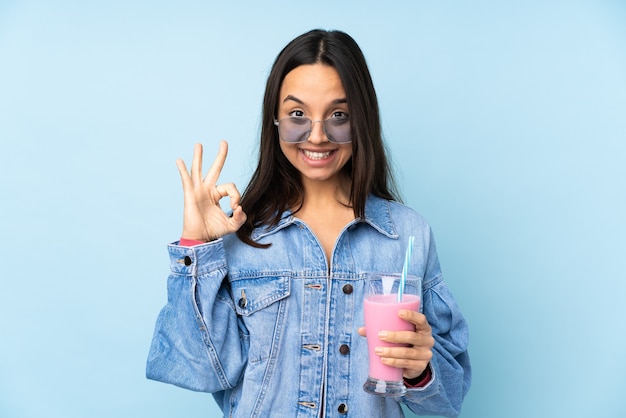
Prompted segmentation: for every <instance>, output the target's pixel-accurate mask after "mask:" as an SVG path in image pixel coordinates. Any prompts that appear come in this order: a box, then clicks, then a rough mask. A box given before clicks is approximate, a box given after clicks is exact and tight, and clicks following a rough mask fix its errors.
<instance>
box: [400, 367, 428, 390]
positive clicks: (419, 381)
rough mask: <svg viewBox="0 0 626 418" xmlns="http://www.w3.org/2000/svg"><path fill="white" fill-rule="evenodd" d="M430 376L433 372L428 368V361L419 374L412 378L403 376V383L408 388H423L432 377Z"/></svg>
mask: <svg viewBox="0 0 626 418" xmlns="http://www.w3.org/2000/svg"><path fill="white" fill-rule="evenodd" d="M432 377H433V372H432V370H431V369H430V363H428V366H426V369H424V371H423V372H422V374H421V375H419V376H417V377H416V378H414V379H407V378H405V379H404V385H405V386H406V387H407V388H410V389H416V388H423V387H424V386H426V385H427V384H428V383H430V380H431V379H432Z"/></svg>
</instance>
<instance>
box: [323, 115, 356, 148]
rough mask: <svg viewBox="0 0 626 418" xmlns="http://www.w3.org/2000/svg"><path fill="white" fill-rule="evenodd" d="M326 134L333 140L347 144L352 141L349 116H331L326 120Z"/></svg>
mask: <svg viewBox="0 0 626 418" xmlns="http://www.w3.org/2000/svg"><path fill="white" fill-rule="evenodd" d="M324 129H325V130H326V136H327V137H328V140H329V141H331V142H335V143H337V144H345V143H348V142H350V141H352V136H351V135H350V120H349V119H348V118H331V119H326V120H325V121H324Z"/></svg>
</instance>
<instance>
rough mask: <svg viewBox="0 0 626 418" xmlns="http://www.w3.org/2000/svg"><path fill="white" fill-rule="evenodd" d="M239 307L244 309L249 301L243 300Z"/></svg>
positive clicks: (240, 301)
mask: <svg viewBox="0 0 626 418" xmlns="http://www.w3.org/2000/svg"><path fill="white" fill-rule="evenodd" d="M237 305H239V307H240V308H241V309H244V308H245V307H246V306H247V305H248V300H247V299H246V298H241V299H239V301H238V302H237Z"/></svg>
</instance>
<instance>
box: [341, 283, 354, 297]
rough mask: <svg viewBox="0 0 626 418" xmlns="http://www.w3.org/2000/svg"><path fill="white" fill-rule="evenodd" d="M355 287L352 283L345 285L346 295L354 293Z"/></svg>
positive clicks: (344, 291)
mask: <svg viewBox="0 0 626 418" xmlns="http://www.w3.org/2000/svg"><path fill="white" fill-rule="evenodd" d="M353 290H354V289H353V288H352V285H351V284H346V285H344V286H343V293H345V294H346V295H349V294H350V293H352V291H353Z"/></svg>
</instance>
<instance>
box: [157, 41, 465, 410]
mask: <svg viewBox="0 0 626 418" xmlns="http://www.w3.org/2000/svg"><path fill="white" fill-rule="evenodd" d="M260 142H261V147H260V155H259V163H258V166H257V169H256V171H255V173H254V174H253V176H252V179H251V181H250V183H249V185H248V187H247V188H246V190H245V192H244V193H243V196H240V194H239V192H238V189H237V188H236V186H235V185H234V184H232V183H230V184H228V183H227V184H217V180H218V177H219V174H220V172H221V170H222V167H223V164H224V161H225V159H226V154H227V144H226V143H225V142H222V143H221V144H220V149H219V153H218V156H217V158H216V159H215V161H214V163H213V165H212V166H211V168H210V169H209V170H208V173H207V175H206V176H205V177H204V178H203V177H202V175H203V171H202V146H201V145H196V148H195V152H194V157H193V162H192V165H191V170H190V172H188V171H187V168H186V166H185V164H184V163H183V162H182V161H181V160H179V161H178V162H177V163H178V168H179V171H180V175H181V178H182V183H183V189H184V220H183V232H182V238H181V240H180V241H179V242H176V243H174V244H171V245H170V246H169V253H170V260H171V274H170V276H169V279H168V302H167V305H166V306H165V307H164V308H163V310H162V311H161V313H160V315H159V317H158V320H157V324H156V330H155V333H154V338H153V342H152V346H151V350H150V354H149V358H148V364H147V376H148V377H149V378H151V379H156V380H160V381H163V382H168V383H173V384H175V385H178V386H181V387H184V388H188V389H192V390H197V391H204V392H211V393H212V394H213V395H214V397H215V399H216V401H217V403H218V404H219V406H220V407H221V409H222V411H223V412H224V415H225V416H228V417H245V418H250V417H263V418H265V417H331V416H339V415H341V416H343V415H348V416H353V417H401V416H403V413H402V409H401V407H400V403H404V404H406V405H407V406H408V407H409V408H410V409H411V410H412V411H414V412H415V413H418V414H426V415H443V416H456V415H458V414H459V411H460V408H461V403H462V400H463V397H464V396H465V394H466V393H467V391H468V389H469V386H470V380H471V378H470V363H469V357H468V353H467V344H468V331H467V325H466V322H465V320H464V319H463V316H462V315H461V313H460V312H459V309H458V307H457V305H456V303H455V302H454V299H453V297H452V295H451V293H450V291H449V290H448V289H447V287H446V285H445V283H444V281H443V279H442V275H441V270H440V267H439V262H438V260H437V254H436V250H435V244H434V241H433V237H432V234H431V230H430V228H429V226H428V224H427V223H426V222H425V221H424V220H423V218H421V217H420V216H419V215H418V214H417V213H416V212H414V211H413V210H412V209H410V208H408V207H406V206H404V205H402V204H401V203H398V199H397V198H396V193H395V192H394V188H393V185H392V179H391V176H390V171H389V167H388V162H387V158H386V156H385V148H384V145H383V141H382V138H381V128H380V120H379V112H378V104H377V99H376V94H375V91H374V87H373V84H372V81H371V78H370V74H369V71H368V68H367V65H366V62H365V59H364V57H363V54H362V52H361V50H360V49H359V47H358V45H357V44H356V43H355V42H354V40H353V39H352V38H351V37H350V36H348V35H347V34H345V33H343V32H339V31H330V32H327V31H321V30H314V31H311V32H308V33H305V34H303V35H301V36H299V37H297V38H296V39H294V40H293V41H291V42H290V43H289V44H288V45H287V46H286V47H285V48H284V49H283V50H282V51H281V53H280V54H279V55H278V57H277V59H276V61H275V63H274V65H273V67H272V71H271V73H270V76H269V79H268V81H267V86H266V91H265V98H264V103H263V121H262V131H261V141H260ZM224 197H228V198H229V199H230V206H231V208H232V212H231V213H228V214H226V213H224V212H223V211H222V209H221V208H220V205H219V201H220V200H221V199H222V198H224ZM409 236H414V237H415V246H414V251H413V258H412V260H411V271H410V273H411V274H414V275H416V276H419V277H422V278H423V295H422V306H423V313H418V312H412V311H401V312H400V316H401V317H402V318H403V319H405V320H407V321H409V322H411V323H413V324H414V325H415V332H391V331H389V332H387V333H386V336H384V337H383V336H381V339H383V340H387V341H390V342H396V343H403V344H405V345H406V347H394V348H384V349H381V350H378V352H377V353H378V355H380V356H381V359H382V361H383V363H385V364H388V365H391V366H393V367H398V368H401V369H403V376H404V380H405V385H406V386H407V392H406V394H405V395H403V396H402V397H401V398H388V397H381V396H374V395H370V394H368V393H366V392H364V391H363V389H362V385H363V383H364V382H365V380H366V379H367V373H368V360H367V358H368V354H367V343H366V339H365V338H364V337H363V336H364V335H365V330H364V328H362V325H363V298H364V277H365V275H366V274H367V273H368V272H399V271H401V270H402V266H403V263H404V254H405V249H406V243H407V242H408V237H409Z"/></svg>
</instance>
